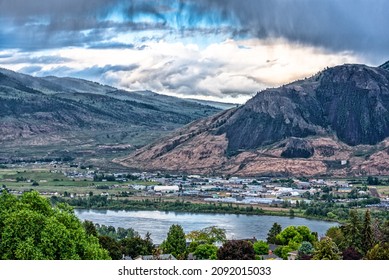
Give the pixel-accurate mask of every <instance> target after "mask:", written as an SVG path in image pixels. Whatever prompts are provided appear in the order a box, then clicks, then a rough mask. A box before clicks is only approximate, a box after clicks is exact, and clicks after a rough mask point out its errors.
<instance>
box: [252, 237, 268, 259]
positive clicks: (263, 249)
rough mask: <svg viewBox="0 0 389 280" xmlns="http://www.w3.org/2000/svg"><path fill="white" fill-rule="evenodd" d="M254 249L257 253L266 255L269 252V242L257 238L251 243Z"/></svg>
mask: <svg viewBox="0 0 389 280" xmlns="http://www.w3.org/2000/svg"><path fill="white" fill-rule="evenodd" d="M253 247H254V251H255V253H256V254H257V255H267V254H269V244H267V243H266V242H265V241H262V240H258V241H257V242H255V243H254V244H253Z"/></svg>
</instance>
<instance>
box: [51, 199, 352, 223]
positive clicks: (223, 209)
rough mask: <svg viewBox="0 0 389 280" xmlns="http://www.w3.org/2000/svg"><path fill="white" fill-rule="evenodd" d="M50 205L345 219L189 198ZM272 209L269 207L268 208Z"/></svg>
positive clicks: (75, 201)
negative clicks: (181, 199)
mask: <svg viewBox="0 0 389 280" xmlns="http://www.w3.org/2000/svg"><path fill="white" fill-rule="evenodd" d="M51 201H52V203H53V204H56V203H58V202H66V203H68V204H69V205H71V206H73V207H74V208H75V209H85V210H113V211H165V212H182V213H193V214H195V213H206V214H236V215H261V216H281V217H290V218H294V217H298V218H305V219H311V220H319V221H328V222H338V223H340V224H341V223H344V222H345V220H340V219H334V218H329V217H320V216H309V215H306V214H305V212H304V210H302V209H292V208H280V207H268V206H267V207H261V206H260V205H248V206H244V205H237V204H232V203H214V202H212V203H200V202H191V201H180V200H176V201H161V200H159V199H143V200H127V199H125V200H111V199H107V200H106V202H104V203H94V202H93V201H92V202H91V201H90V200H89V201H88V200H87V199H72V200H71V199H64V198H60V197H52V198H51ZM271 208H273V209H271Z"/></svg>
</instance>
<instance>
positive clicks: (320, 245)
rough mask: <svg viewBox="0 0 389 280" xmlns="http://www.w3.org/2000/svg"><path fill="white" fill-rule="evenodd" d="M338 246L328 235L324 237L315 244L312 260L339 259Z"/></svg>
mask: <svg viewBox="0 0 389 280" xmlns="http://www.w3.org/2000/svg"><path fill="white" fill-rule="evenodd" d="M340 256H341V255H340V252H339V249H338V246H336V244H335V242H333V241H332V240H331V238H329V237H324V238H323V239H322V240H320V242H317V244H316V250H315V253H314V254H313V259H314V260H340V259H341V257H340Z"/></svg>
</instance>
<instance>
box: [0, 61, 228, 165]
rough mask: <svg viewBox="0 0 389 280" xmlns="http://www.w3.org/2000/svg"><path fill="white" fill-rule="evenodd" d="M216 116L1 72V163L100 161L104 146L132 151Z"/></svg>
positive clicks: (109, 90) (163, 101)
mask: <svg viewBox="0 0 389 280" xmlns="http://www.w3.org/2000/svg"><path fill="white" fill-rule="evenodd" d="M219 111H221V109H219V108H215V107H211V106H207V105H202V104H199V103H196V102H191V101H188V100H184V99H180V98H176V97H171V96H163V95H160V94H157V93H149V94H143V93H142V92H128V91H124V90H121V89H116V88H113V87H110V86H106V85H101V84H98V83H95V82H91V81H87V80H82V79H76V78H58V77H43V78H41V77H32V76H29V75H25V74H20V73H17V72H14V71H11V70H6V69H3V68H1V69H0V134H1V135H3V136H2V138H1V139H0V143H1V145H2V147H3V150H2V151H1V152H0V161H1V162H8V161H9V160H10V159H11V158H19V159H20V158H22V159H24V158H28V157H32V158H36V157H46V156H48V155H49V154H52V153H53V152H54V153H62V151H68V150H74V151H75V152H74V153H73V154H80V159H82V157H83V156H84V155H86V154H95V155H96V156H99V155H98V153H97V152H96V150H97V149H99V147H100V146H107V145H112V146H118V145H119V146H120V145H126V146H128V147H132V148H130V150H131V149H134V148H135V147H140V146H143V145H145V144H147V143H150V141H152V140H154V139H157V138H158V137H159V136H161V135H164V134H166V133H167V132H168V131H172V130H174V129H177V128H179V127H180V126H182V125H185V124H187V123H190V122H192V121H194V120H196V119H198V118H202V117H206V116H209V115H212V114H215V113H217V112H219ZM83 146H85V147H83ZM82 147H83V148H82ZM80 149H81V150H82V151H87V153H82V152H80V151H81V150H80ZM34 151H35V152H36V155H35V152H34ZM105 156H108V154H106V155H105ZM111 156H112V155H111Z"/></svg>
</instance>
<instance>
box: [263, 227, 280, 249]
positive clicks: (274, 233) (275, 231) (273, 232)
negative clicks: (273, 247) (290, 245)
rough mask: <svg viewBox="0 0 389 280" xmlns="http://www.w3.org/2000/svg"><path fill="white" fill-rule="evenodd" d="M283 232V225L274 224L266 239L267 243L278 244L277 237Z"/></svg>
mask: <svg viewBox="0 0 389 280" xmlns="http://www.w3.org/2000/svg"><path fill="white" fill-rule="evenodd" d="M281 231H282V227H281V225H279V224H277V223H274V224H273V225H272V227H271V228H270V230H269V232H268V234H267V238H266V241H267V243H269V244H277V239H276V236H277V235H278V234H279V233H281Z"/></svg>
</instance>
